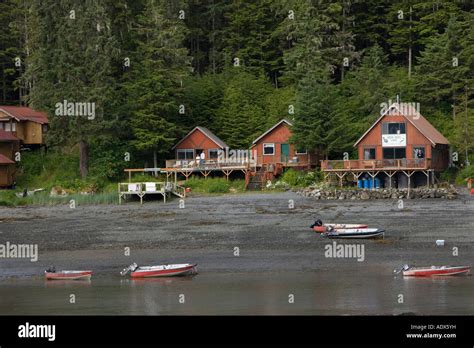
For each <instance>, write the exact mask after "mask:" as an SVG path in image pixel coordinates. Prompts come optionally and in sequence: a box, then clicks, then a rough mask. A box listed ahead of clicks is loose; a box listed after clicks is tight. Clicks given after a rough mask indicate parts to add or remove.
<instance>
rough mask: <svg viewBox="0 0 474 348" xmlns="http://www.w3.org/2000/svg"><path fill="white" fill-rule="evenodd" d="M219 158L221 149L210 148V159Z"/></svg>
mask: <svg viewBox="0 0 474 348" xmlns="http://www.w3.org/2000/svg"><path fill="white" fill-rule="evenodd" d="M218 158H219V149H210V150H209V159H213V160H216V159H218Z"/></svg>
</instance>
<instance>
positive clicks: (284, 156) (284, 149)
mask: <svg viewBox="0 0 474 348" xmlns="http://www.w3.org/2000/svg"><path fill="white" fill-rule="evenodd" d="M292 125H293V124H292V123H291V122H290V121H288V120H286V119H283V120H281V121H280V122H278V123H277V124H275V125H273V126H272V127H271V128H269V129H268V130H267V131H266V132H265V133H263V134H262V135H260V136H259V137H258V138H257V139H255V140H254V141H253V143H252V147H251V149H252V151H254V152H255V153H256V161H257V167H262V166H268V165H279V166H281V167H310V166H312V165H316V164H317V163H318V161H317V157H316V155H315V154H314V152H311V151H309V152H308V151H307V150H306V149H297V148H296V147H295V146H294V145H293V144H292V143H291V142H290V138H291V135H292V133H291V127H292Z"/></svg>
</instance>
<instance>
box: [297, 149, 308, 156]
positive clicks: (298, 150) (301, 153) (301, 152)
mask: <svg viewBox="0 0 474 348" xmlns="http://www.w3.org/2000/svg"><path fill="white" fill-rule="evenodd" d="M307 153H308V151H307V150H306V149H303V148H299V149H296V154H297V155H306V154H307Z"/></svg>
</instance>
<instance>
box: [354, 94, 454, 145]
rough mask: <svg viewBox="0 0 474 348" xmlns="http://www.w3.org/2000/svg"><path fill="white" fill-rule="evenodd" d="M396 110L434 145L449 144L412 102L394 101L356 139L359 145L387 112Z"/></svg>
mask: <svg viewBox="0 0 474 348" xmlns="http://www.w3.org/2000/svg"><path fill="white" fill-rule="evenodd" d="M393 110H396V111H397V112H398V113H397V115H401V116H404V117H405V118H406V119H407V120H408V121H409V122H410V123H411V124H412V125H413V126H414V127H415V128H416V129H418V131H420V133H421V134H423V135H424V136H425V137H426V138H427V139H428V140H429V141H430V142H431V143H432V144H433V145H436V144H449V140H448V139H446V138H445V137H444V135H443V134H441V133H440V132H439V131H438V130H437V129H436V128H435V127H433V125H432V124H431V123H430V122H429V121H428V120H427V119H426V118H424V117H423V115H421V114H420V113H419V112H418V111H417V110H416V108H414V107H413V105H412V104H411V103H393V104H392V105H390V107H389V108H388V109H387V110H386V111H385V112H384V113H383V114H382V115H381V116H380V117H379V118H378V119H377V121H375V122H374V124H373V125H372V126H371V127H370V128H369V129H368V130H367V131H366V132H365V133H364V134H363V135H362V136H361V137H360V138H359V140H357V141H356V143H355V144H354V146H357V144H359V143H360V142H361V141H362V139H364V138H365V136H366V135H367V134H369V132H370V131H371V130H372V129H373V128H374V127H375V126H376V125H377V124H378V123H379V122H380V120H382V118H384V117H385V116H386V115H387V114H389V113H392V114H393Z"/></svg>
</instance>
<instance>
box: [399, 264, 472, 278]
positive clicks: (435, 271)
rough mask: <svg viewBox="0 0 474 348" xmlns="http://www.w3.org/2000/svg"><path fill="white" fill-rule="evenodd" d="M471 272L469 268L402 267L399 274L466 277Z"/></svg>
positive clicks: (408, 275) (407, 275) (406, 275)
mask: <svg viewBox="0 0 474 348" xmlns="http://www.w3.org/2000/svg"><path fill="white" fill-rule="evenodd" d="M470 271H471V266H431V267H411V266H408V265H403V266H402V268H401V269H400V270H398V271H397V270H395V273H400V272H402V274H403V275H404V276H405V277H446V276H454V275H467V274H469V272H470Z"/></svg>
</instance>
